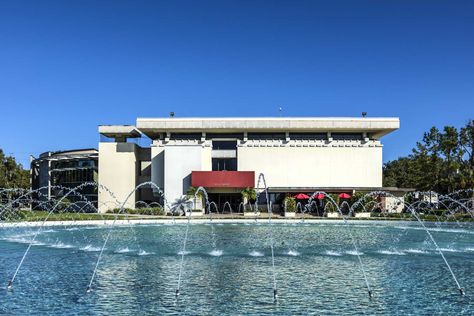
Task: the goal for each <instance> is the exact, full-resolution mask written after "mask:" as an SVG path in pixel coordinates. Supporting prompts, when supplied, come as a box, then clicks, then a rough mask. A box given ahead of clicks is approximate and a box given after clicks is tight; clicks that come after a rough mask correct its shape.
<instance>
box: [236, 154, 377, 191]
mask: <svg viewBox="0 0 474 316" xmlns="http://www.w3.org/2000/svg"><path fill="white" fill-rule="evenodd" d="M237 159H238V170H239V171H255V183H257V179H258V176H259V174H260V173H263V174H264V175H265V178H266V181H267V186H271V187H381V186H382V147H380V146H379V147H368V146H367V147H363V146H361V147H342V146H341V147H284V146H280V147H238V148H237Z"/></svg>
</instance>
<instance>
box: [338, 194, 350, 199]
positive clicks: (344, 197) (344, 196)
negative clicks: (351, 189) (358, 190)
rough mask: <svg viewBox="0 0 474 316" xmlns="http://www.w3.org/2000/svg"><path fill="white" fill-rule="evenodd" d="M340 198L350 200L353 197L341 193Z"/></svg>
mask: <svg viewBox="0 0 474 316" xmlns="http://www.w3.org/2000/svg"><path fill="white" fill-rule="evenodd" d="M339 197H340V198H341V199H348V198H350V197H351V196H350V195H349V194H347V193H341V194H339Z"/></svg>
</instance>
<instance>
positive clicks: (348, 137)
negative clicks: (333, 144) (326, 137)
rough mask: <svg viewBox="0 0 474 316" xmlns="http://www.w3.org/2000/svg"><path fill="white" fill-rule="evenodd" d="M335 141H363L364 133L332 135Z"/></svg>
mask: <svg viewBox="0 0 474 316" xmlns="http://www.w3.org/2000/svg"><path fill="white" fill-rule="evenodd" d="M331 137H332V139H333V140H362V133H331Z"/></svg>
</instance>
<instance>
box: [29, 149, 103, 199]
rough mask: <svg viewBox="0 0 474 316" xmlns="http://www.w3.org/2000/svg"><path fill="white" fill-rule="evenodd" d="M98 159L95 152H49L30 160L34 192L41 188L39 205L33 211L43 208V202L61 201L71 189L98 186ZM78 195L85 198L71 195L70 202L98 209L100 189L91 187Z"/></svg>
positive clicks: (94, 150)
mask: <svg viewBox="0 0 474 316" xmlns="http://www.w3.org/2000/svg"><path fill="white" fill-rule="evenodd" d="M98 158H99V153H98V151H97V149H94V148H87V149H75V150H67V151H54V152H53V151H48V152H44V153H42V154H40V155H39V157H38V158H35V157H31V161H30V172H31V189H32V190H37V189H40V188H41V190H39V193H38V194H36V195H35V200H37V201H39V203H34V205H33V207H35V206H37V205H40V206H41V204H42V201H47V200H50V199H58V198H61V197H62V196H63V194H65V192H66V190H67V189H68V188H75V187H77V186H79V185H81V184H83V183H85V182H97V179H98V174H97V172H98ZM59 187H62V188H64V189H60V188H59ZM78 193H80V194H81V195H82V196H81V197H80V196H78V195H74V194H72V195H70V196H68V200H69V201H71V202H76V201H88V202H91V203H92V204H93V205H94V206H95V207H97V188H95V187H93V186H89V187H86V188H84V189H82V190H79V192H78Z"/></svg>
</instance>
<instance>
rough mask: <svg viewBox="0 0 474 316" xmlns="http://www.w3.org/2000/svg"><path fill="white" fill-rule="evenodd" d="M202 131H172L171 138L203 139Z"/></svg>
mask: <svg viewBox="0 0 474 316" xmlns="http://www.w3.org/2000/svg"><path fill="white" fill-rule="evenodd" d="M201 136H202V134H201V133H171V136H170V139H183V140H186V139H201Z"/></svg>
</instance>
